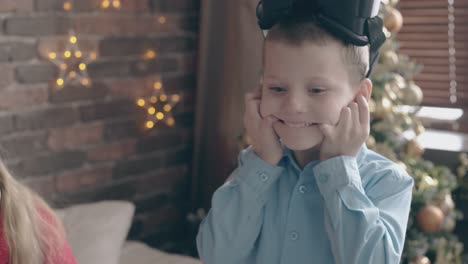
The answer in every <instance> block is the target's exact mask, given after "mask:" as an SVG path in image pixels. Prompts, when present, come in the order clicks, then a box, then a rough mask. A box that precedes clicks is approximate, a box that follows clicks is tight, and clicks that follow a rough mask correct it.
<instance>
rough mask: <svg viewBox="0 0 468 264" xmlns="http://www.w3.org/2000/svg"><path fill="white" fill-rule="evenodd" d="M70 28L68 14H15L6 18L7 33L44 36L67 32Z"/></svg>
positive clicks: (5, 28)
mask: <svg viewBox="0 0 468 264" xmlns="http://www.w3.org/2000/svg"><path fill="white" fill-rule="evenodd" d="M69 29H70V18H69V17H66V16H50V15H48V16H45V15H44V16H13V17H9V18H6V19H5V24H4V30H5V34H7V35H19V36H36V37H39V36H43V35H57V34H66V33H67V32H68V30H69Z"/></svg>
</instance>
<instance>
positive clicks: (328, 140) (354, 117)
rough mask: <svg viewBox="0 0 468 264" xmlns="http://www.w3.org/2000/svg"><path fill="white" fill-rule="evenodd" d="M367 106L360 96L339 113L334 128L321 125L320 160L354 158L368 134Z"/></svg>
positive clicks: (368, 117)
mask: <svg viewBox="0 0 468 264" xmlns="http://www.w3.org/2000/svg"><path fill="white" fill-rule="evenodd" d="M369 119H370V114H369V104H368V103H367V101H366V99H364V97H363V96H362V95H358V96H357V98H356V100H355V102H351V103H350V104H349V105H348V106H347V107H344V108H343V110H342V111H341V115H340V120H339V121H338V124H337V125H336V126H332V125H328V124H321V125H319V128H320V130H321V131H322V133H323V135H324V136H325V137H324V139H323V141H322V144H321V147H320V160H322V161H323V160H327V159H331V158H334V157H337V156H341V155H346V156H353V157H356V156H357V154H358V152H359V149H360V148H361V146H362V144H363V143H364V142H365V141H366V139H367V137H368V136H369V132H370V124H369Z"/></svg>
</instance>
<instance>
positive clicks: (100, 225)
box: [56, 201, 136, 264]
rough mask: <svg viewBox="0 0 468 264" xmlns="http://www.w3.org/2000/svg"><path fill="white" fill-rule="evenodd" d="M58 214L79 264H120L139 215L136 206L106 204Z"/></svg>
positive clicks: (97, 203)
mask: <svg viewBox="0 0 468 264" xmlns="http://www.w3.org/2000/svg"><path fill="white" fill-rule="evenodd" d="M56 211H57V215H58V216H59V217H60V218H61V219H62V221H63V224H64V226H65V231H66V233H67V240H68V242H69V244H70V247H71V249H72V250H73V254H74V255H75V257H76V260H77V261H78V263H79V264H118V263H119V256H120V251H121V249H122V245H123V244H124V241H125V239H126V237H127V234H128V231H129V229H130V225H131V223H132V218H133V213H134V211H135V206H134V205H133V204H132V203H130V202H126V201H103V202H96V203H90V204H81V205H74V206H71V207H68V208H65V209H60V210H56ZM135 263H136V262H135ZM133 264H134V263H133Z"/></svg>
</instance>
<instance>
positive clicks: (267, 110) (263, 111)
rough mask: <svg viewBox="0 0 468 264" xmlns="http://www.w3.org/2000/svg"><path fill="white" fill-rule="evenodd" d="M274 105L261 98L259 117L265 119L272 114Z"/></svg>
mask: <svg viewBox="0 0 468 264" xmlns="http://www.w3.org/2000/svg"><path fill="white" fill-rule="evenodd" d="M274 107H275V104H274V102H272V101H271V100H269V99H268V98H265V97H262V99H261V100H260V115H261V117H262V118H263V117H266V116H269V115H271V114H273V113H274Z"/></svg>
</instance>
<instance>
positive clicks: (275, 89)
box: [270, 86, 286, 93]
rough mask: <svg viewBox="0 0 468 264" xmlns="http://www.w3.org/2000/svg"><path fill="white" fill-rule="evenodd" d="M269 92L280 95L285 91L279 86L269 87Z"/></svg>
mask: <svg viewBox="0 0 468 264" xmlns="http://www.w3.org/2000/svg"><path fill="white" fill-rule="evenodd" d="M270 91H272V92H275V93H282V92H285V91H286V88H284V87H280V86H273V87H270Z"/></svg>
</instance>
